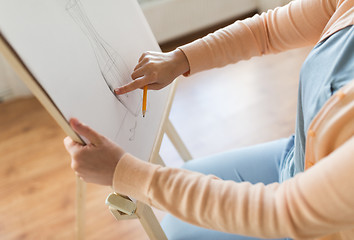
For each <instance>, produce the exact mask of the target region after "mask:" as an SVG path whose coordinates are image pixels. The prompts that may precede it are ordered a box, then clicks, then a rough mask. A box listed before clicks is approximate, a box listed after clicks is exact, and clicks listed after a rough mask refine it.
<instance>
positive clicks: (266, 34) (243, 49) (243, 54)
mask: <svg viewBox="0 0 354 240" xmlns="http://www.w3.org/2000/svg"><path fill="white" fill-rule="evenodd" d="M335 10H336V1H335V0H311V1H309V0H295V1H292V2H290V3H289V4H288V5H285V6H283V7H279V8H276V9H275V10H269V11H268V12H267V13H263V14H261V15H258V14H257V15H255V16H254V17H252V18H248V19H245V20H243V21H236V22H235V23H234V24H231V25H230V26H228V27H225V28H223V29H221V30H218V31H216V32H215V33H212V34H209V35H208V36H206V37H204V38H202V39H199V40H196V41H194V42H192V43H190V44H187V45H184V46H182V47H180V48H179V49H181V50H182V51H183V52H184V53H185V55H186V56H187V59H188V61H189V65H190V74H193V73H196V72H199V71H202V70H206V69H210V68H214V67H222V66H225V65H226V64H229V63H235V62H238V61H240V60H246V59H249V58H251V57H253V56H260V55H263V54H269V53H278V52H281V51H284V50H288V49H292V48H297V47H303V46H306V45H310V44H315V43H316V42H317V41H318V40H319V39H320V36H321V33H322V31H323V29H324V28H325V26H326V24H327V22H328V21H329V19H330V18H331V16H332V15H333V13H334V12H335Z"/></svg>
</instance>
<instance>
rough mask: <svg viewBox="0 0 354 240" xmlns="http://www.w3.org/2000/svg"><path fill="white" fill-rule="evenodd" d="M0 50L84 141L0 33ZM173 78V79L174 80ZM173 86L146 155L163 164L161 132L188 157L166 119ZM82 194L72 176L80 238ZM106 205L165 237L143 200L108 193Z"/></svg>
mask: <svg viewBox="0 0 354 240" xmlns="http://www.w3.org/2000/svg"><path fill="white" fill-rule="evenodd" d="M0 52H1V54H3V56H4V57H5V59H7V61H8V63H9V64H10V65H11V66H12V68H13V69H14V71H15V72H16V73H17V74H18V76H19V77H20V78H21V79H22V81H23V82H24V83H25V84H26V85H27V87H28V88H29V89H30V90H31V92H32V93H33V95H34V96H35V97H36V98H37V99H38V100H39V101H40V103H41V104H42V105H43V107H44V108H45V109H46V110H47V111H48V112H49V114H50V115H51V116H52V117H53V118H54V119H55V121H56V122H57V123H58V124H59V126H60V127H61V128H62V129H63V130H64V132H65V133H66V134H67V135H68V136H70V137H71V138H72V139H73V140H74V141H76V142H78V143H81V144H84V142H83V141H82V139H81V138H80V137H79V136H78V135H77V134H76V133H75V132H74V131H73V130H72V129H71V127H70V125H69V124H68V122H67V120H66V119H65V117H64V116H63V115H62V113H61V112H60V111H59V109H58V108H57V107H56V106H55V104H54V103H53V102H52V100H51V98H50V97H49V96H48V95H47V93H46V92H45V91H44V89H43V88H42V87H41V86H40V85H39V84H38V82H37V81H36V79H35V78H34V76H33V75H32V74H31V72H30V71H29V70H28V69H27V67H26V66H25V65H24V64H23V62H22V61H21V59H20V58H19V56H18V55H17V54H16V52H15V51H14V50H13V49H12V47H11V46H10V45H9V44H8V43H7V41H6V40H5V39H4V38H3V36H2V35H0ZM175 82H176V81H175ZM175 89H176V83H174V84H173V85H172V87H171V90H170V96H169V99H168V102H167V105H166V109H165V112H164V115H163V118H162V121H161V122H162V124H161V126H160V128H159V133H158V135H157V138H156V140H155V143H154V147H153V151H152V154H151V156H150V160H149V161H150V162H152V163H156V164H161V165H165V164H164V162H163V160H162V158H161V156H160V155H159V151H160V147H161V143H162V139H163V136H164V134H165V133H166V135H167V136H168V137H169V139H170V140H171V142H172V143H173V145H174V146H175V148H176V149H177V151H178V152H179V154H180V155H181V157H182V159H183V160H184V161H187V160H190V159H192V157H191V155H190V153H189V151H188V150H187V148H186V147H185V145H184V143H183V141H182V140H181V138H180V137H179V135H178V134H177V132H176V130H175V129H174V127H173V125H172V123H171V122H170V120H169V119H168V116H169V113H170V110H171V106H172V101H173V97H174V93H175ZM85 196H86V184H85V182H83V181H82V180H81V179H80V178H79V177H76V223H75V229H76V239H77V240H82V239H84V229H85ZM106 202H107V204H108V205H109V209H110V211H111V212H112V214H113V215H114V216H115V217H116V219H117V220H123V219H134V218H138V219H139V220H140V222H141V224H142V226H143V228H144V229H145V231H146V233H147V234H148V236H149V238H150V239H154V240H155V239H156V240H157V239H158V240H160V239H167V238H166V235H165V234H164V232H163V230H162V228H161V226H160V224H159V222H158V220H157V218H156V216H155V215H154V213H153V211H152V209H151V208H150V207H149V206H147V205H146V204H144V203H141V202H139V201H137V202H136V203H134V202H133V201H131V200H130V199H129V198H128V197H125V196H121V195H118V194H116V193H113V194H110V195H109V196H108V197H107V200H106Z"/></svg>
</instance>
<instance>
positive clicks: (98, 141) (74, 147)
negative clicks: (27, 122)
mask: <svg viewBox="0 0 354 240" xmlns="http://www.w3.org/2000/svg"><path fill="white" fill-rule="evenodd" d="M70 125H71V127H72V128H73V129H74V130H75V132H77V133H78V134H80V135H82V136H84V137H86V138H87V139H88V140H89V141H90V143H89V144H87V145H81V144H79V143H76V142H74V141H73V140H72V139H71V138H70V137H66V138H65V139H64V145H65V147H66V150H67V151H68V152H69V154H70V155H71V160H72V161H71V167H72V169H73V170H74V171H75V172H76V174H77V175H78V176H79V177H81V178H82V179H83V180H84V181H85V182H90V183H97V184H101V185H109V186H111V185H112V180H113V174H114V171H115V167H116V165H117V163H118V161H119V160H120V158H121V157H122V156H123V154H124V150H123V149H122V148H120V147H119V146H117V145H116V144H115V143H113V142H112V141H110V140H109V139H107V138H105V137H104V136H102V135H100V134H99V133H97V132H95V131H94V130H92V129H91V128H90V127H88V126H86V125H84V124H82V123H80V122H79V121H78V120H77V119H71V120H70Z"/></svg>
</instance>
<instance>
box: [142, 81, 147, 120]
mask: <svg viewBox="0 0 354 240" xmlns="http://www.w3.org/2000/svg"><path fill="white" fill-rule="evenodd" d="M147 91H148V86H147V85H146V86H145V87H144V94H143V117H145V113H146V102H147Z"/></svg>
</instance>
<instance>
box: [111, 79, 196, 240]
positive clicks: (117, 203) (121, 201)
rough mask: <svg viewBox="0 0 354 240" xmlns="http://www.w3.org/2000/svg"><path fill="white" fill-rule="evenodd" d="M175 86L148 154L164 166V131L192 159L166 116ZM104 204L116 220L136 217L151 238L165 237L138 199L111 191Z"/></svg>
mask: <svg viewBox="0 0 354 240" xmlns="http://www.w3.org/2000/svg"><path fill="white" fill-rule="evenodd" d="M175 88H176V81H175V82H174V83H173V85H172V88H171V92H170V96H169V99H168V103H167V107H166V109H165V112H164V115H163V119H162V124H161V126H160V129H159V133H158V136H157V138H156V140H155V144H154V148H153V151H152V154H151V156H150V162H151V163H155V164H160V165H162V166H165V163H164V162H163V160H162V158H161V156H160V154H159V152H160V147H161V143H162V139H163V136H164V134H165V133H166V135H167V136H168V138H169V139H170V140H171V142H172V144H173V145H174V147H175V148H176V150H177V152H178V153H179V154H180V156H181V157H182V159H183V160H184V161H188V160H191V159H192V156H191V154H190V153H189V151H188V149H187V148H186V146H185V145H184V143H183V141H182V139H181V138H180V137H179V135H178V133H177V131H176V130H175V128H174V126H173V125H172V123H171V121H170V120H169V118H168V116H169V114H170V110H171V106H172V101H173V98H174V94H175ZM106 204H107V205H108V206H109V210H110V211H111V213H112V214H113V216H114V217H115V218H116V219H117V220H126V219H136V218H138V219H139V221H140V223H141V225H142V226H143V228H144V229H145V232H146V233H147V235H148V236H149V238H150V239H151V240H163V239H167V237H166V235H165V234H164V232H163V230H162V228H161V226H160V224H159V222H158V220H157V218H156V216H155V215H154V213H153V211H152V209H151V208H150V207H149V206H147V205H145V204H143V203H141V202H139V201H137V203H134V202H133V201H132V200H130V199H129V198H126V197H123V196H120V195H119V194H117V193H111V194H110V195H109V196H108V197H107V199H106Z"/></svg>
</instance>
